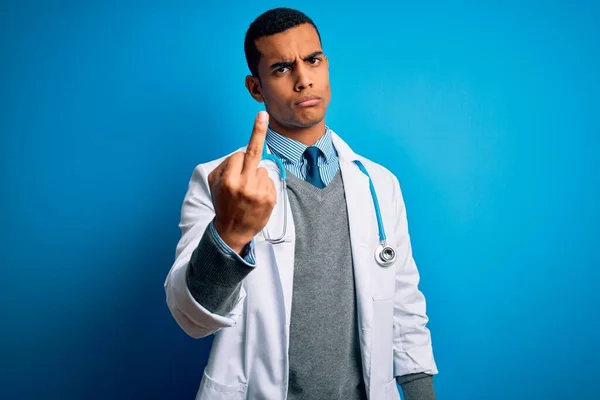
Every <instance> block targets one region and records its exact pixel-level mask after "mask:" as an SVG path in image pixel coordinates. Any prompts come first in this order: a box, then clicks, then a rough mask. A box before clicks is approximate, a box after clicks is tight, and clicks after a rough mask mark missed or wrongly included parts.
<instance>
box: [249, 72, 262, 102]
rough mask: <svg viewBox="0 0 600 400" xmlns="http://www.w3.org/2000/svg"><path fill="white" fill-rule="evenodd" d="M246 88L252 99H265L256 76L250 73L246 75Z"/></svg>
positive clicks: (260, 100)
mask: <svg viewBox="0 0 600 400" xmlns="http://www.w3.org/2000/svg"><path fill="white" fill-rule="evenodd" d="M246 89H248V93H250V96H252V97H253V98H254V100H256V101H258V102H259V103H262V102H264V101H265V98H264V97H263V94H262V87H261V85H260V82H259V80H258V78H257V77H255V76H252V75H248V76H246Z"/></svg>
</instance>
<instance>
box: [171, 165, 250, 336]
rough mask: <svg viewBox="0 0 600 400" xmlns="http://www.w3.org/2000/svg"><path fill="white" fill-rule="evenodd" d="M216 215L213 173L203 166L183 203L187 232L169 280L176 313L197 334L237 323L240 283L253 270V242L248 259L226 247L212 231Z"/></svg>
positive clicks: (241, 294)
mask: <svg viewBox="0 0 600 400" xmlns="http://www.w3.org/2000/svg"><path fill="white" fill-rule="evenodd" d="M214 217H215V211H214V208H213V204H212V201H211V195H210V189H209V186H208V174H207V171H206V170H205V168H204V166H203V165H199V166H198V167H196V169H195V170H194V173H193V175H192V178H191V180H190V183H189V185H188V191H187V193H186V195H185V198H184V201H183V206H182V209H181V221H180V224H179V227H180V229H181V232H182V234H181V238H180V239H179V242H178V244H177V247H176V252H175V262H174V263H173V265H172V267H171V270H170V271H169V274H168V275H167V278H166V281H165V284H164V287H165V292H166V298H167V305H168V307H169V310H170V311H171V314H172V315H173V317H174V319H175V321H176V322H177V323H178V325H179V326H180V327H181V328H182V329H183V330H184V331H185V332H186V333H187V334H188V335H190V336H191V337H194V338H201V337H204V336H208V335H210V334H212V333H214V332H216V331H218V330H219V329H221V328H224V327H229V326H234V325H235V321H236V319H237V317H238V314H239V311H238V310H239V308H240V307H241V302H242V300H243V299H244V297H245V292H244V290H243V288H242V287H241V281H242V279H243V277H244V276H246V275H247V274H248V273H249V272H250V271H251V268H253V266H252V265H253V251H252V245H250V248H249V252H248V254H245V256H246V260H242V258H241V257H240V256H239V255H238V254H233V253H234V252H233V250H231V249H229V251H225V250H226V247H225V246H226V245H225V243H224V242H222V241H219V239H220V238H219V237H218V234H217V233H216V231H214V230H213V229H214V227H213V225H212V221H213V220H214ZM249 261H252V262H249ZM223 271H226V272H225V274H223ZM234 282H235V283H234ZM219 284H221V285H219Z"/></svg>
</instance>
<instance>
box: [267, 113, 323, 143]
mask: <svg viewBox="0 0 600 400" xmlns="http://www.w3.org/2000/svg"><path fill="white" fill-rule="evenodd" d="M270 125H271V129H273V130H274V131H275V132H277V133H279V134H280V135H283V136H285V137H288V138H290V139H293V140H296V141H298V142H300V143H302V144H304V145H306V146H312V145H313V144H315V143H316V142H317V140H319V139H320V138H321V136H323V135H324V134H325V120H323V121H321V122H319V123H318V124H316V125H313V126H310V127H308V128H294V127H285V126H283V125H281V124H280V123H278V122H277V121H275V120H273V119H272V120H271V122H270Z"/></svg>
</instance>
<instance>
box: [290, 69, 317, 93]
mask: <svg viewBox="0 0 600 400" xmlns="http://www.w3.org/2000/svg"><path fill="white" fill-rule="evenodd" d="M312 86H313V83H312V78H311V75H310V72H309V71H308V68H306V67H305V66H304V65H302V66H299V67H297V68H296V84H295V87H294V90H296V91H297V92H301V91H303V90H305V89H307V88H311V87H312Z"/></svg>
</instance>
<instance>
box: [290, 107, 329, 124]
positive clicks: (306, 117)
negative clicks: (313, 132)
mask: <svg viewBox="0 0 600 400" xmlns="http://www.w3.org/2000/svg"><path fill="white" fill-rule="evenodd" d="M315 111H316V110H315ZM324 118H325V113H324V112H321V111H319V112H311V113H302V114H301V115H297V116H296V123H297V125H298V126H299V127H302V128H310V127H311V126H315V125H317V124H319V123H321V122H322V121H323V119H324Z"/></svg>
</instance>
